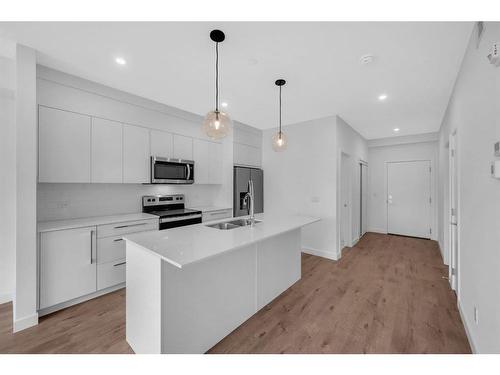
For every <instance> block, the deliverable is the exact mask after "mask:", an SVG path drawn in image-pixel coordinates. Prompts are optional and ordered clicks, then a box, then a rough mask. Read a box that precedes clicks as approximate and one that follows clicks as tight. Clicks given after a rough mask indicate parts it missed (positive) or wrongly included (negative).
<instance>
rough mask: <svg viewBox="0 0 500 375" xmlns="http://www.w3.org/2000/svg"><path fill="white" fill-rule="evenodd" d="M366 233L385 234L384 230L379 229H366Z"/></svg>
mask: <svg viewBox="0 0 500 375" xmlns="http://www.w3.org/2000/svg"><path fill="white" fill-rule="evenodd" d="M367 232H373V233H381V234H387V230H386V229H380V228H368V230H367Z"/></svg>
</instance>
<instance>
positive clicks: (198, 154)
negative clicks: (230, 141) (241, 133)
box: [193, 139, 223, 184]
mask: <svg viewBox="0 0 500 375" xmlns="http://www.w3.org/2000/svg"><path fill="white" fill-rule="evenodd" d="M222 152H223V145H222V144H221V143H216V142H210V141H204V140H202V139H194V140H193V155H194V163H195V164H194V170H195V173H194V182H195V184H222V169H223V160H222Z"/></svg>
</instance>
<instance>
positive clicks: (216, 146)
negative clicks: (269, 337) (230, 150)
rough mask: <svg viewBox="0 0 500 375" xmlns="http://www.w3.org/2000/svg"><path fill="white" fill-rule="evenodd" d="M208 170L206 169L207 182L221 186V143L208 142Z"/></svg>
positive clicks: (222, 167) (222, 166)
mask: <svg viewBox="0 0 500 375" xmlns="http://www.w3.org/2000/svg"><path fill="white" fill-rule="evenodd" d="M208 152H209V160H210V163H209V168H208V180H209V183H210V184H222V183H223V173H222V171H223V169H224V161H223V145H222V144H221V143H215V142H210V145H209V150H208Z"/></svg>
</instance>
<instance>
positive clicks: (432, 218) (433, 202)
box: [384, 159, 437, 240]
mask: <svg viewBox="0 0 500 375" xmlns="http://www.w3.org/2000/svg"><path fill="white" fill-rule="evenodd" d="M418 161H428V162H429V165H430V168H431V171H430V172H429V173H430V181H429V183H430V184H431V186H430V194H431V196H430V198H431V204H430V206H431V207H430V210H429V225H430V228H431V232H432V233H430V235H429V238H430V239H431V240H433V239H435V236H436V222H435V216H436V214H435V211H436V209H435V208H436V203H437V202H436V194H435V188H436V180H435V177H434V176H435V175H434V173H435V169H434V168H435V166H434V160H433V159H397V160H386V161H385V170H384V173H385V219H386V221H385V232H386V233H389V172H388V168H389V163H411V162H418Z"/></svg>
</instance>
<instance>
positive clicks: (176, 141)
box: [173, 134, 196, 168]
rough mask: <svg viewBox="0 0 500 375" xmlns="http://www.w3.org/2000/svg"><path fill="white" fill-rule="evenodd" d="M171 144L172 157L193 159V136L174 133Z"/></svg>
mask: <svg viewBox="0 0 500 375" xmlns="http://www.w3.org/2000/svg"><path fill="white" fill-rule="evenodd" d="M173 145H174V147H173V157H174V158H177V159H185V160H193V138H191V137H185V136H183V135H178V134H174V136H173ZM195 168H196V166H195Z"/></svg>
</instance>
